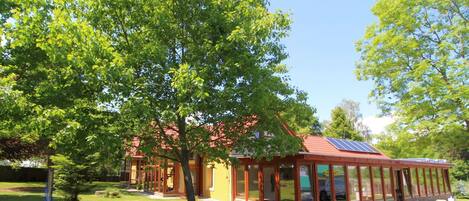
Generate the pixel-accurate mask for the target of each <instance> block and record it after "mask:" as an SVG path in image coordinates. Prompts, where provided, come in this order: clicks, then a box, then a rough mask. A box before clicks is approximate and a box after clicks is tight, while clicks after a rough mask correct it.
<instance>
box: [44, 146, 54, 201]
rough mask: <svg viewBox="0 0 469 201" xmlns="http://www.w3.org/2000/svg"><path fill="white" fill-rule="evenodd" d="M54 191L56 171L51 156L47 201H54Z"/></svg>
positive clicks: (48, 159) (48, 171)
mask: <svg viewBox="0 0 469 201" xmlns="http://www.w3.org/2000/svg"><path fill="white" fill-rule="evenodd" d="M53 189H54V169H52V161H51V159H50V154H49V155H48V156H47V192H46V199H45V200H46V201H52V200H53V199H52V191H53Z"/></svg>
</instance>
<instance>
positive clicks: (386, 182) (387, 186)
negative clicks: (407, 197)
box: [383, 168, 394, 201]
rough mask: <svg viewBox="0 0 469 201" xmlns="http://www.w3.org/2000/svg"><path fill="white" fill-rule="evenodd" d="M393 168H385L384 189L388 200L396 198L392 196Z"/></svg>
mask: <svg viewBox="0 0 469 201" xmlns="http://www.w3.org/2000/svg"><path fill="white" fill-rule="evenodd" d="M390 172H391V169H389V168H383V179H384V191H385V193H386V196H385V198H386V200H387V201H391V200H394V198H393V197H392V192H393V189H392V184H391V173H390Z"/></svg>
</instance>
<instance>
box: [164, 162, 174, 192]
mask: <svg viewBox="0 0 469 201" xmlns="http://www.w3.org/2000/svg"><path fill="white" fill-rule="evenodd" d="M174 175H175V172H174V166H170V167H168V170H167V174H166V177H167V178H166V186H167V188H166V190H167V191H168V192H171V191H173V190H174Z"/></svg>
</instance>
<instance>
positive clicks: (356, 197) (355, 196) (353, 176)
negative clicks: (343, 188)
mask: <svg viewBox="0 0 469 201" xmlns="http://www.w3.org/2000/svg"><path fill="white" fill-rule="evenodd" d="M347 168H348V186H349V194H348V196H349V197H350V201H360V189H359V188H358V173H357V167H356V166H348V167H347Z"/></svg>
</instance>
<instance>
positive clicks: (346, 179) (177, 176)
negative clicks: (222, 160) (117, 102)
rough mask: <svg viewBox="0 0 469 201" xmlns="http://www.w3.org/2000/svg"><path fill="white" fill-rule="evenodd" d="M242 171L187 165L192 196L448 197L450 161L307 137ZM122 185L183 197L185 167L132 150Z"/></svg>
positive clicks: (329, 200)
mask: <svg viewBox="0 0 469 201" xmlns="http://www.w3.org/2000/svg"><path fill="white" fill-rule="evenodd" d="M233 157H237V158H239V160H240V165H238V166H235V167H234V166H229V167H226V166H224V165H222V164H206V163H204V161H203V158H202V157H200V156H194V157H193V158H192V159H191V161H190V169H191V172H192V178H193V182H194V187H195V192H196V193H197V194H198V195H199V197H204V198H209V200H218V201H238V200H250V201H258V200H265V201H278V200H281V201H293V200H295V201H313V200H318V201H384V200H396V201H404V200H405V201H411V200H412V201H413V200H436V199H447V198H448V197H449V196H450V195H451V186H450V182H449V175H448V169H449V168H450V167H451V164H449V163H447V162H446V161H445V160H433V159H422V158H414V159H391V158H389V157H387V156H386V155H384V154H383V153H381V152H379V151H378V150H377V149H376V148H374V147H372V146H370V145H369V144H367V143H364V142H355V141H349V140H343V139H334V138H326V137H319V136H308V137H305V138H304V140H303V149H302V150H301V151H300V152H298V153H297V154H296V155H292V156H287V157H283V158H281V157H277V158H274V159H273V160H271V161H255V160H252V159H250V158H249V157H246V156H242V155H233ZM123 181H125V182H126V183H128V184H129V185H137V186H139V187H141V188H142V189H143V190H144V191H146V192H152V193H155V195H158V196H161V197H171V196H184V190H185V189H184V182H183V175H182V170H181V167H180V165H179V164H178V163H174V162H172V161H168V160H164V159H158V158H150V159H148V158H146V157H144V156H143V154H141V153H138V152H132V154H130V155H129V157H128V159H127V160H126V162H125V171H124V173H123Z"/></svg>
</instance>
